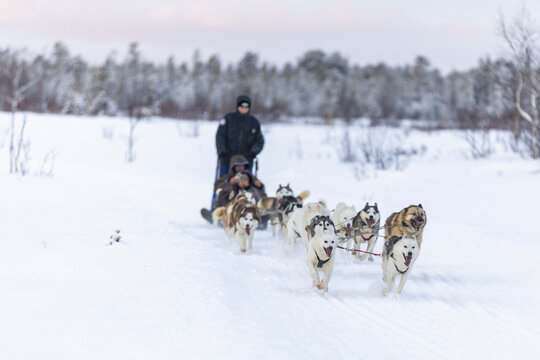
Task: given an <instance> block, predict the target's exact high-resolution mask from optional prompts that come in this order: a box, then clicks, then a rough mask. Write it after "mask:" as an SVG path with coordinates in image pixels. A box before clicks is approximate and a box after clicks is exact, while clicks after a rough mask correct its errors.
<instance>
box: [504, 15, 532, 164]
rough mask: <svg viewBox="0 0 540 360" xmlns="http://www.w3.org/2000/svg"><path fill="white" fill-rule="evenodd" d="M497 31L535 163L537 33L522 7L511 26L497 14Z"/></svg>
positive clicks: (518, 112)
mask: <svg viewBox="0 0 540 360" xmlns="http://www.w3.org/2000/svg"><path fill="white" fill-rule="evenodd" d="M498 30H499V32H500V35H501V36H502V37H503V39H504V40H505V42H506V45H507V46H508V47H509V49H510V53H511V57H512V62H513V64H514V67H515V76H516V85H515V89H514V107H515V110H516V113H517V115H518V116H519V118H520V119H523V120H525V121H526V122H527V123H528V124H529V128H530V132H529V136H527V140H528V142H529V147H530V151H531V156H532V157H533V158H534V159H537V158H538V157H539V155H540V154H539V153H540V148H539V140H540V139H539V138H538V135H539V129H538V128H539V127H540V123H539V119H538V102H539V85H540V84H539V83H540V70H539V66H540V58H539V55H540V33H539V31H538V28H537V26H536V24H535V21H534V19H533V18H532V16H531V14H530V12H529V10H528V9H527V8H525V6H523V7H522V8H521V10H520V12H519V13H518V15H517V16H516V17H515V18H514V19H513V20H512V21H511V22H507V21H506V20H505V18H504V17H503V15H502V14H501V15H500V16H499V29H498ZM514 129H515V131H520V129H519V128H518V127H517V126H514ZM516 135H517V134H516Z"/></svg>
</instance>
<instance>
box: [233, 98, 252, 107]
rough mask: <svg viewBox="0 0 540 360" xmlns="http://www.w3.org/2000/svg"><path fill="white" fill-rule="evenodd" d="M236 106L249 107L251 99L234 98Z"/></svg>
mask: <svg viewBox="0 0 540 360" xmlns="http://www.w3.org/2000/svg"><path fill="white" fill-rule="evenodd" d="M246 105H247V106H246ZM238 106H246V107H251V98H250V97H249V96H247V95H240V96H238V97H237V98H236V107H238Z"/></svg>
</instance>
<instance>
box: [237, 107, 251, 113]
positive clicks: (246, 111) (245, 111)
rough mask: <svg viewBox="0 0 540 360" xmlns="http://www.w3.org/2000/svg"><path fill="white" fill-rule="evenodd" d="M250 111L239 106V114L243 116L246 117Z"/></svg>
mask: <svg viewBox="0 0 540 360" xmlns="http://www.w3.org/2000/svg"><path fill="white" fill-rule="evenodd" d="M248 111H249V108H248V107H247V106H239V107H238V112H239V113H240V114H242V115H246V114H247V113H248Z"/></svg>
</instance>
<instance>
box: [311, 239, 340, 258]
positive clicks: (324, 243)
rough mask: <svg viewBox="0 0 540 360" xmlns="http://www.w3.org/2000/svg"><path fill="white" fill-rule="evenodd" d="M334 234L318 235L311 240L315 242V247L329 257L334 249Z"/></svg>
mask: <svg viewBox="0 0 540 360" xmlns="http://www.w3.org/2000/svg"><path fill="white" fill-rule="evenodd" d="M336 240H337V237H336V234H334V233H320V234H318V235H317V236H315V237H314V238H313V241H316V242H317V244H316V245H317V246H319V247H321V248H322V249H323V250H324V252H325V253H326V256H328V257H331V256H332V253H333V251H334V249H335V248H336Z"/></svg>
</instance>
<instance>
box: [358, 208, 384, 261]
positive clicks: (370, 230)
mask: <svg viewBox="0 0 540 360" xmlns="http://www.w3.org/2000/svg"><path fill="white" fill-rule="evenodd" d="M380 225H381V213H380V212H379V208H378V206H377V203H375V204H374V205H369V202H367V203H366V206H364V208H363V209H362V210H360V211H359V212H358V214H356V216H355V218H354V220H353V225H352V226H353V228H354V231H353V232H354V237H353V238H354V249H355V250H360V245H362V244H366V243H367V246H366V250H365V251H367V252H372V251H373V248H374V247H375V243H376V242H377V237H378V235H379V227H380ZM355 254H356V256H357V257H358V259H360V260H365V259H366V257H367V256H368V255H369V261H373V256H372V255H371V254H366V253H361V252H360V251H356V252H355Z"/></svg>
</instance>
